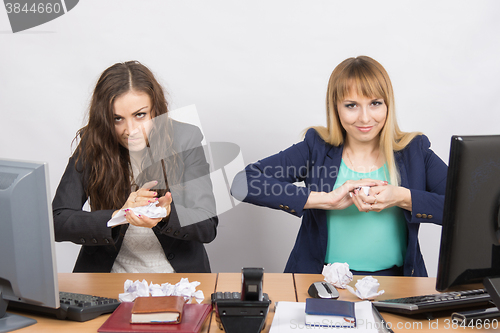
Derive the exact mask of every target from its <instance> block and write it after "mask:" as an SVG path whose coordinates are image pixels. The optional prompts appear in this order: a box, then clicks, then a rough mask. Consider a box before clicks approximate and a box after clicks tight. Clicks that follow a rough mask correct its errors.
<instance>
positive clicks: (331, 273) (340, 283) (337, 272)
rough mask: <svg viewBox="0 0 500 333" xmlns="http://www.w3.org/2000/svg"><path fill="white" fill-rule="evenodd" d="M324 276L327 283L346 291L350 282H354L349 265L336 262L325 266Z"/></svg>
mask: <svg viewBox="0 0 500 333" xmlns="http://www.w3.org/2000/svg"><path fill="white" fill-rule="evenodd" d="M322 274H323V276H324V277H325V281H326V282H328V283H331V284H333V285H334V286H335V287H337V288H341V289H345V288H346V287H347V285H348V284H349V282H351V281H352V273H351V271H350V270H349V265H348V264H347V263H346V262H345V263H340V262H335V263H333V264H327V265H325V266H323V272H322Z"/></svg>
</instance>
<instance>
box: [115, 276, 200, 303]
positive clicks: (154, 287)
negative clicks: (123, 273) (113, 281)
mask: <svg viewBox="0 0 500 333" xmlns="http://www.w3.org/2000/svg"><path fill="white" fill-rule="evenodd" d="M199 285H200V282H198V281H193V282H189V280H188V279H186V278H182V279H181V280H180V281H179V282H177V283H176V284H175V285H173V284H170V283H168V282H167V283H164V284H162V285H159V284H153V283H152V282H151V283H150V284H149V285H148V283H147V282H146V280H142V281H139V280H137V281H135V282H133V281H132V280H127V281H125V283H124V286H123V289H124V293H123V294H119V295H118V299H119V300H120V301H121V302H133V301H134V300H135V299H136V298H137V297H148V296H183V297H184V299H185V300H186V301H188V300H190V299H193V298H194V299H195V300H196V302H198V303H201V302H203V300H204V299H205V295H204V294H203V291H202V290H196V287H198V286H199Z"/></svg>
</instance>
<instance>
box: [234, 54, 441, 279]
mask: <svg viewBox="0 0 500 333" xmlns="http://www.w3.org/2000/svg"><path fill="white" fill-rule="evenodd" d="M326 110H327V127H314V128H310V129H309V130H308V131H307V132H306V135H305V138H304V141H302V142H300V143H298V144H295V145H293V146H292V147H290V148H288V149H286V150H284V151H282V152H280V153H278V154H276V155H273V156H270V157H268V158H265V159H263V160H260V161H258V162H256V163H253V164H250V165H248V166H247V167H246V168H245V170H244V171H242V172H240V173H239V174H238V175H237V176H236V177H235V179H234V181H233V185H232V193H233V195H234V196H235V197H236V198H238V199H239V200H242V201H246V202H249V203H252V204H255V205H259V206H266V207H269V208H274V209H281V210H283V211H285V212H288V213H290V214H293V215H296V216H299V217H300V216H301V217H302V224H301V227H300V230H299V234H298V235H297V240H296V242H295V246H294V248H293V250H292V252H291V254H290V257H289V259H288V262H287V265H286V267H285V272H294V273H321V271H322V268H323V265H324V264H327V263H334V262H347V263H348V264H349V266H350V268H351V270H352V271H353V273H355V274H369V275H407V276H427V271H426V268H425V264H424V260H423V257H422V254H421V252H420V247H419V243H418V229H419V225H420V223H435V224H441V220H442V216H443V204H444V194H445V187H446V173H447V166H446V164H445V163H444V162H443V161H442V160H441V159H440V158H439V157H438V156H437V155H436V154H435V153H434V152H432V150H430V149H429V147H430V142H429V140H428V139H427V137H426V136H424V135H422V134H421V133H405V132H402V131H401V130H400V129H399V127H398V125H397V121H396V115H395V108H394V94H393V89H392V85H391V81H390V79H389V76H388V74H387V72H386V71H385V69H384V68H383V67H382V66H381V65H380V64H379V63H378V62H377V61H375V60H374V59H372V58H370V57H366V56H359V57H356V58H349V59H346V60H344V61H343V62H342V63H340V64H339V65H338V66H337V67H336V68H335V70H334V71H333V73H332V74H331V77H330V81H329V84H328V92H327V98H326ZM302 181H303V182H304V184H305V186H304V187H299V186H296V185H295V184H294V183H296V182H302Z"/></svg>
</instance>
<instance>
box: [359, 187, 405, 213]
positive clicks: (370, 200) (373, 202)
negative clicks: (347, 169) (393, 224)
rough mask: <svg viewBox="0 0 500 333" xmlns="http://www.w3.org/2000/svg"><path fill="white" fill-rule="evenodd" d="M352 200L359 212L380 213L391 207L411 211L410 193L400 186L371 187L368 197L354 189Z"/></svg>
mask: <svg viewBox="0 0 500 333" xmlns="http://www.w3.org/2000/svg"><path fill="white" fill-rule="evenodd" d="M352 199H353V202H354V204H355V205H356V207H358V209H359V211H360V212H369V211H374V212H380V211H381V210H384V209H386V208H389V207H393V206H397V207H400V208H403V209H406V210H409V211H411V192H410V190H409V189H407V188H405V187H401V186H394V185H385V186H373V187H370V190H369V192H368V195H366V194H365V193H364V191H359V190H357V189H356V190H354V196H353V198H352Z"/></svg>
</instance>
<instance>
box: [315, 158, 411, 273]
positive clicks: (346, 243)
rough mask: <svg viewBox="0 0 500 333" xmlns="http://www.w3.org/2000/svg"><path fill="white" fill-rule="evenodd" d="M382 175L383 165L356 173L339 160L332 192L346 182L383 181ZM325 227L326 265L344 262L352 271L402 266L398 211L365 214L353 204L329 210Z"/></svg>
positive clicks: (403, 248) (404, 240)
mask: <svg viewBox="0 0 500 333" xmlns="http://www.w3.org/2000/svg"><path fill="white" fill-rule="evenodd" d="M386 175H389V172H388V169H387V165H384V166H383V167H381V168H379V169H378V170H375V171H372V172H367V173H360V172H356V171H354V170H351V169H349V168H348V167H347V165H346V164H345V163H344V160H342V162H341V163H340V169H339V173H338V177H337V180H336V182H335V186H334V189H336V188H338V187H340V186H341V185H342V184H344V183H345V182H346V181H347V180H349V179H361V178H371V179H377V180H387V178H388V177H387V176H386ZM327 225H328V244H327V247H326V257H325V262H326V263H334V262H342V263H343V262H346V263H348V264H349V268H350V269H352V270H357V271H369V272H374V271H378V270H382V269H388V268H391V267H393V266H394V265H396V266H402V265H403V261H404V257H405V254H406V247H407V236H406V234H407V231H406V220H405V217H404V215H403V210H402V208H399V207H390V208H387V209H384V210H382V211H380V212H368V213H366V212H360V211H359V210H358V208H357V207H356V206H355V205H354V204H353V205H351V206H349V207H347V208H346V209H343V210H329V211H328V212H327Z"/></svg>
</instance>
